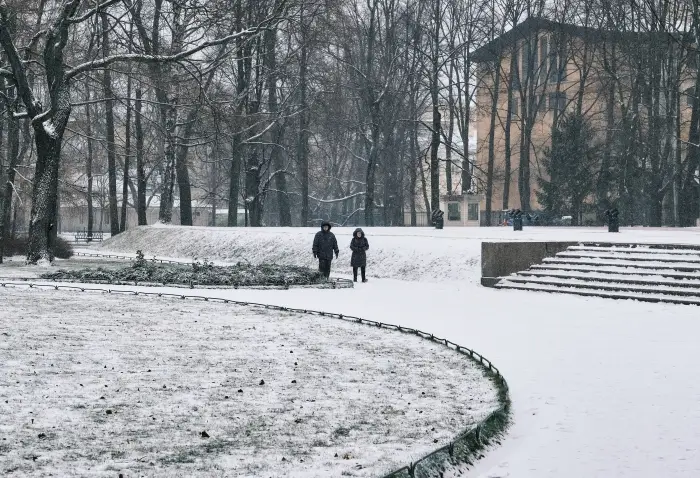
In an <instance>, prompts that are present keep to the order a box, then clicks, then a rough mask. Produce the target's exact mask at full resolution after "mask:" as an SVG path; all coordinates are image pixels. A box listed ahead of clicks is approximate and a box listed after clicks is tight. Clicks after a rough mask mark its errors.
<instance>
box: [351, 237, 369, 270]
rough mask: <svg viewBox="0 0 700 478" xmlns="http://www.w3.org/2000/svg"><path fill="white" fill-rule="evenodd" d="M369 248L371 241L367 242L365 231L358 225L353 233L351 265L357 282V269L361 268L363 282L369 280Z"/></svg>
mask: <svg viewBox="0 0 700 478" xmlns="http://www.w3.org/2000/svg"><path fill="white" fill-rule="evenodd" d="M367 249H369V242H367V238H366V237H365V233H364V231H363V230H362V229H360V228H359V227H358V228H357V229H355V232H353V233H352V240H351V241H350V250H351V251H352V258H351V259H350V265H351V266H352V276H353V279H354V281H355V282H357V269H360V270H361V272H362V282H367V277H366V276H365V272H366V269H367V252H366V251H367Z"/></svg>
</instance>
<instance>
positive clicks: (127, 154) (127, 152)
mask: <svg viewBox="0 0 700 478" xmlns="http://www.w3.org/2000/svg"><path fill="white" fill-rule="evenodd" d="M130 98H131V77H129V78H128V79H127V81H126V119H125V121H126V128H125V131H124V136H125V137H126V139H125V144H124V181H123V182H122V211H121V212H122V214H121V221H120V223H119V232H124V231H125V230H126V215H127V208H128V206H129V167H130V166H131V99H130Z"/></svg>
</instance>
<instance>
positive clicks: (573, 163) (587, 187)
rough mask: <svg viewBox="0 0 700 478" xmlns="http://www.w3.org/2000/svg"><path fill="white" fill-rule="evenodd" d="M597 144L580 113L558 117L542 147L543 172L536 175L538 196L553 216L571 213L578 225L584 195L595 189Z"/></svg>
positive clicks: (589, 127) (584, 198)
mask: <svg viewBox="0 0 700 478" xmlns="http://www.w3.org/2000/svg"><path fill="white" fill-rule="evenodd" d="M599 149H600V146H599V144H598V142H597V140H596V137H595V132H594V131H593V129H592V128H591V126H590V124H589V123H588V121H586V119H585V118H584V117H583V116H582V115H577V114H570V115H566V116H564V117H562V118H561V120H560V122H559V125H558V127H557V128H555V129H554V131H553V133H552V145H551V147H550V148H547V150H545V154H544V158H543V161H542V163H543V166H544V175H542V176H540V177H539V178H538V183H539V186H540V188H539V189H540V190H539V191H538V192H537V199H538V201H539V202H540V204H541V205H542V207H543V208H544V210H545V211H546V212H548V213H550V214H552V215H556V216H561V215H570V216H571V218H572V224H573V225H579V224H580V220H581V214H582V212H583V206H584V203H585V201H586V198H587V197H589V196H590V195H591V194H593V192H594V190H595V184H596V182H595V175H596V171H597V165H598V152H599Z"/></svg>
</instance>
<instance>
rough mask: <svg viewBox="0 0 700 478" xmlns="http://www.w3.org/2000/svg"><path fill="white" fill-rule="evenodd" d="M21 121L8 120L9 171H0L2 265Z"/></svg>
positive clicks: (8, 229) (8, 228) (8, 233)
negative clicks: (0, 187) (0, 182)
mask: <svg viewBox="0 0 700 478" xmlns="http://www.w3.org/2000/svg"><path fill="white" fill-rule="evenodd" d="M19 133H20V128H19V121H18V120H14V119H11V118H10V119H8V128H7V169H6V171H4V172H3V171H0V177H1V178H2V180H3V181H4V182H3V183H2V184H1V186H2V190H1V191H0V194H2V196H0V199H1V200H2V201H1V203H0V204H2V207H0V264H2V258H3V255H4V253H5V241H7V240H8V239H9V238H10V220H11V212H12V202H13V201H12V196H13V193H14V183H15V172H16V168H17V165H18V163H19V156H20V155H19Z"/></svg>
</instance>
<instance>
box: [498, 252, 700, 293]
mask: <svg viewBox="0 0 700 478" xmlns="http://www.w3.org/2000/svg"><path fill="white" fill-rule="evenodd" d="M495 287H496V288H498V289H518V290H534V291H540V292H560V293H567V294H577V295H582V296H594V297H606V298H613V299H635V300H640V301H645V302H669V303H675V304H690V305H700V245H698V246H690V245H672V244H613V243H588V242H585V243H580V244H578V245H575V246H570V247H568V248H567V249H566V250H565V251H563V252H559V253H558V254H556V255H555V256H554V257H548V258H545V259H544V260H543V262H542V263H541V264H536V265H533V266H531V267H530V268H529V269H527V270H524V271H520V272H516V273H514V274H511V275H509V276H505V277H502V278H501V280H500V281H499V282H498V283H497V284H496V285H495Z"/></svg>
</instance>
